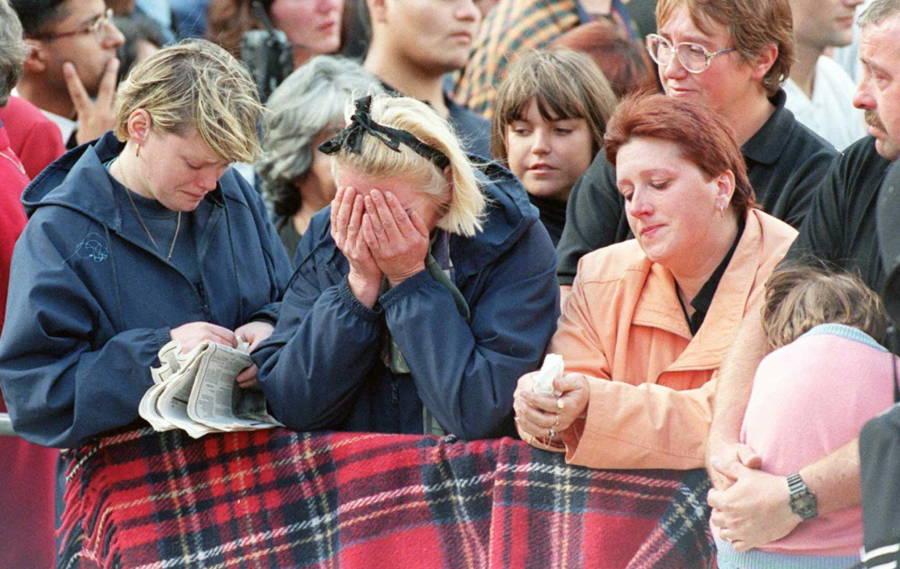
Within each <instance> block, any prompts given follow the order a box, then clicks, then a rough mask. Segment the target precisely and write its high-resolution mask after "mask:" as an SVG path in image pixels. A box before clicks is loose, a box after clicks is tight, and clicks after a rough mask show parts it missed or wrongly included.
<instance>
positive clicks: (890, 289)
mask: <svg viewBox="0 0 900 569" xmlns="http://www.w3.org/2000/svg"><path fill="white" fill-rule="evenodd" d="M877 208H878V219H877V222H876V223H877V225H878V243H879V249H880V250H881V262H882V263H884V269H885V273H887V276H886V277H885V283H884V288H883V290H882V292H881V298H882V299H883V300H884V306H885V308H886V309H887V311H888V314H890V315H891V318H893V319H894V322H900V231H897V228H898V227H900V162H894V163H893V165H892V166H891V167H890V168H888V170H887V174H886V175H885V177H884V182H883V183H882V185H881V191H880V192H879V198H878V206H877ZM894 346H895V347H900V343H895V344H894ZM895 400H897V399H896V398H895Z"/></svg>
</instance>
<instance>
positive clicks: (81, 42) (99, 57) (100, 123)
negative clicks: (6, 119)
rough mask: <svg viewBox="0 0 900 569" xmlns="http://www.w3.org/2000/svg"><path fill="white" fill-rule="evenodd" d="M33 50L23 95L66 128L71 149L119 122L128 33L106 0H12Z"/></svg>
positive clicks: (21, 87) (64, 133)
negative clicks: (122, 53) (116, 110)
mask: <svg viewBox="0 0 900 569" xmlns="http://www.w3.org/2000/svg"><path fill="white" fill-rule="evenodd" d="M10 3H11V4H12V7H13V9H14V10H15V11H16V12H17V13H18V15H19V18H20V19H21V20H22V27H23V28H24V30H25V42H26V44H27V45H28V48H29V53H28V57H27V59H26V60H25V71H24V73H23V75H22V79H21V80H20V81H19V84H18V86H17V91H18V95H19V96H21V97H22V98H24V99H26V100H28V101H30V102H31V103H32V104H34V105H35V106H37V107H38V108H40V109H41V110H42V111H44V114H46V115H47V116H48V117H49V118H51V119H52V120H53V121H54V122H55V123H56V124H57V126H59V127H60V131H61V133H62V137H63V140H64V141H66V146H67V147H68V148H72V147H74V146H75V145H76V144H81V143H84V142H87V141H89V140H93V139H94V138H97V137H98V136H100V135H101V134H103V133H104V132H106V131H107V130H109V129H110V128H111V127H112V125H113V124H114V115H113V104H114V98H115V88H116V73H117V72H118V68H119V61H118V59H116V48H118V47H119V46H120V45H121V44H122V43H123V42H124V38H123V36H122V34H121V33H120V32H119V30H118V29H116V27H115V25H114V24H113V23H112V21H111V20H110V17H111V16H112V13H111V11H110V10H108V9H107V8H106V6H105V4H104V3H103V0H11V2H10Z"/></svg>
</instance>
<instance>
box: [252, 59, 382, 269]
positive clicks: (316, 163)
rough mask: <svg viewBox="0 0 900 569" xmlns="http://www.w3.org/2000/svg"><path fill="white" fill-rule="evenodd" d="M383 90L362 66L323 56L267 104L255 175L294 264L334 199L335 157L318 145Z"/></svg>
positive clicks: (293, 76)
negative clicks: (355, 106) (312, 225)
mask: <svg viewBox="0 0 900 569" xmlns="http://www.w3.org/2000/svg"><path fill="white" fill-rule="evenodd" d="M382 91H383V89H382V88H381V84H380V83H379V82H378V80H377V79H376V78H375V77H373V76H372V74H371V73H369V72H368V71H366V70H365V69H363V68H362V67H361V66H360V65H359V63H357V62H355V61H352V60H349V59H345V58H342V57H338V56H332V55H319V56H316V57H314V58H313V59H311V60H309V61H308V62H307V63H305V64H304V65H302V66H301V67H300V68H298V69H297V70H295V71H294V72H293V73H291V75H290V76H288V78H287V79H285V80H284V82H283V83H282V84H281V85H280V86H279V87H278V88H277V89H276V90H275V92H274V93H272V96H271V97H270V98H269V100H268V101H267V102H266V107H267V108H268V109H269V113H268V114H267V115H266V128H265V129H264V135H263V148H264V151H263V155H262V157H261V158H260V159H259V161H258V162H257V163H256V172H257V174H259V177H260V179H261V180H262V187H263V191H264V192H265V193H266V196H267V198H268V200H269V201H270V202H271V204H272V210H273V212H274V214H275V220H274V221H275V229H276V230H277V231H278V236H279V237H280V238H281V242H282V243H284V246H285V248H286V249H287V252H288V257H290V258H291V259H293V258H294V252H295V251H296V250H297V245H298V244H299V243H300V238H301V237H302V236H303V233H304V232H306V228H307V227H308V226H309V222H310V220H311V219H312V216H313V214H315V213H316V212H317V211H319V210H320V209H322V208H323V207H325V206H327V205H328V204H329V203H331V200H332V199H334V192H335V185H334V179H333V178H332V174H331V157H330V156H326V155H325V154H323V153H322V151H321V150H319V145H320V144H322V143H323V142H325V141H326V140H328V139H329V138H332V137H333V136H335V135H336V134H337V133H338V132H340V130H341V129H342V128H343V127H344V113H345V111H346V110H347V108H348V107H349V106H350V105H352V103H353V101H354V100H355V99H357V98H358V97H359V96H361V95H364V94H367V93H369V94H375V93H381V92H382Z"/></svg>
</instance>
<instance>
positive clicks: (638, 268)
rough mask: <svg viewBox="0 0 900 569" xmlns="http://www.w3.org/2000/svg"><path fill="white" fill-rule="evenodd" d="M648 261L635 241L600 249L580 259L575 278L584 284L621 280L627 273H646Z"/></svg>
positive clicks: (631, 240)
mask: <svg viewBox="0 0 900 569" xmlns="http://www.w3.org/2000/svg"><path fill="white" fill-rule="evenodd" d="M649 266H650V261H649V259H647V257H646V255H644V251H643V250H642V249H641V247H640V245H638V242H637V241H636V240H635V239H629V240H627V241H622V242H621V243H615V244H613V245H609V246H607V247H601V248H600V249H597V250H595V251H592V252H590V253H588V254H587V255H585V256H584V257H582V258H581V260H580V261H579V262H578V271H577V273H576V276H575V278H576V279H578V280H580V281H581V283H582V284H583V285H584V284H603V283H612V282H618V281H621V280H623V279H624V278H625V277H626V276H627V275H628V274H629V273H633V272H646V271H647V270H648V268H649Z"/></svg>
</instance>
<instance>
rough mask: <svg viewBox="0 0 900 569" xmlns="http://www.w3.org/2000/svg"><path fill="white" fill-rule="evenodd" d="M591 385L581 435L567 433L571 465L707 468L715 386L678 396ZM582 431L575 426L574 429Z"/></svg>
mask: <svg viewBox="0 0 900 569" xmlns="http://www.w3.org/2000/svg"><path fill="white" fill-rule="evenodd" d="M588 381H589V382H590V390H591V395H590V403H589V405H588V408H587V418H586V420H585V421H584V423H583V431H582V434H581V436H580V437H576V436H573V435H574V433H573V434H570V433H569V432H568V431H566V432H565V433H563V435H564V437H563V439H564V440H565V441H566V444H567V447H568V453H567V455H568V459H569V462H571V463H573V464H579V465H582V466H589V467H592V468H666V469H678V470H686V469H692V468H700V467H702V466H703V458H704V452H705V449H706V446H705V445H706V439H707V434H708V429H709V421H710V416H711V411H712V409H711V407H712V406H711V399H712V393H713V389H714V387H713V386H712V385H709V384H707V385H705V386H703V387H700V388H697V389H686V390H681V391H677V390H674V389H671V388H668V387H665V386H661V385H656V384H652V383H645V384H641V385H631V384H627V383H622V382H615V381H608V380H603V379H596V378H589V379H588ZM579 428H581V423H580V422H578V421H576V424H575V425H573V427H572V429H579ZM573 443H577V445H576V444H573Z"/></svg>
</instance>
